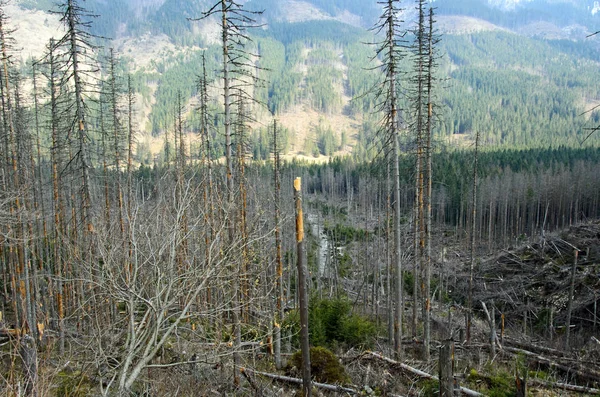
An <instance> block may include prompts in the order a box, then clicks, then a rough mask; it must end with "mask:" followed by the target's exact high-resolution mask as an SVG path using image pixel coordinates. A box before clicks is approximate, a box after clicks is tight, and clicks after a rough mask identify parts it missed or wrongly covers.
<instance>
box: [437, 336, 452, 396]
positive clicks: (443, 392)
mask: <svg viewBox="0 0 600 397" xmlns="http://www.w3.org/2000/svg"><path fill="white" fill-rule="evenodd" d="M439 367H440V397H451V396H454V342H453V341H452V340H446V341H444V343H443V344H442V346H440V361H439Z"/></svg>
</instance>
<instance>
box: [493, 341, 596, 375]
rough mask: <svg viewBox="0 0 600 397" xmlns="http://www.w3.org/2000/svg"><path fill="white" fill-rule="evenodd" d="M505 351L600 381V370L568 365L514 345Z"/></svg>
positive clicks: (505, 348) (506, 347)
mask: <svg viewBox="0 0 600 397" xmlns="http://www.w3.org/2000/svg"><path fill="white" fill-rule="evenodd" d="M504 351H505V352H508V353H512V354H522V355H524V356H526V357H527V358H528V359H530V360H533V361H535V362H537V363H540V364H544V365H548V366H550V367H553V368H557V369H560V370H562V371H565V372H568V373H570V374H573V375H575V376H577V377H579V378H581V379H586V380H589V381H592V382H600V372H598V371H594V370H592V369H582V368H580V367H579V366H573V365H566V364H564V363H560V362H557V361H556V360H552V359H550V358H548V357H544V356H540V355H539V354H537V353H534V352H530V351H528V350H523V349H517V348H514V347H508V346H505V347H504Z"/></svg>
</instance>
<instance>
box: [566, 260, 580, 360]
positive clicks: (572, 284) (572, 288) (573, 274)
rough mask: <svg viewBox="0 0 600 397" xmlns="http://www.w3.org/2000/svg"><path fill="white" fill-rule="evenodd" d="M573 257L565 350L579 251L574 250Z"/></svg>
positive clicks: (568, 334)
mask: <svg viewBox="0 0 600 397" xmlns="http://www.w3.org/2000/svg"><path fill="white" fill-rule="evenodd" d="M574 253H575V258H574V259H573V266H571V281H570V283H569V303H568V306H567V329H566V333H565V350H569V348H570V347H569V343H570V337H571V314H572V312H573V293H574V292H575V271H576V270H577V258H578V256H579V251H578V250H575V251H574Z"/></svg>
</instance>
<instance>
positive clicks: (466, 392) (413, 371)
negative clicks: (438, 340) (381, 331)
mask: <svg viewBox="0 0 600 397" xmlns="http://www.w3.org/2000/svg"><path fill="white" fill-rule="evenodd" d="M363 357H370V358H376V359H378V360H381V361H383V362H386V363H388V364H391V365H393V366H395V367H398V368H401V369H402V370H404V371H406V372H409V373H411V374H413V375H416V376H419V377H421V378H424V379H431V380H437V381H439V378H438V377H437V376H434V375H431V374H428V373H427V372H424V371H421V370H420V369H417V368H413V367H411V366H408V365H406V364H403V363H401V362H399V361H396V360H392V359H391V358H388V357H385V356H382V355H381V354H378V353H373V352H367V353H365V354H364V355H363ZM458 389H459V390H460V392H461V393H462V394H464V395H465V396H470V397H483V396H484V395H483V394H481V393H479V392H477V391H475V390H471V389H467V388H466V387H462V386H460V387H459V388H458Z"/></svg>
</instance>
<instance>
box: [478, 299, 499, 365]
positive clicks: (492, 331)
mask: <svg viewBox="0 0 600 397" xmlns="http://www.w3.org/2000/svg"><path fill="white" fill-rule="evenodd" d="M481 306H482V307H483V311H484V312H485V316H486V317H487V322H488V325H489V326H490V354H491V359H492V360H493V359H494V357H495V356H496V339H498V336H497V335H496V321H495V311H494V307H493V306H492V314H491V315H490V312H489V311H488V308H487V306H486V305H485V302H481Z"/></svg>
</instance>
